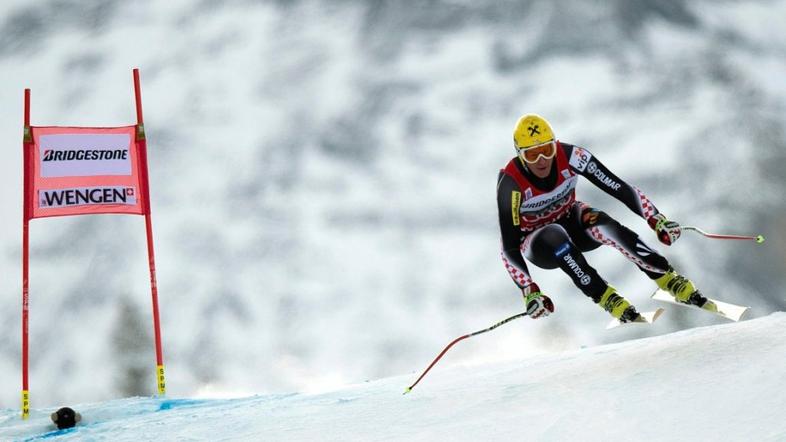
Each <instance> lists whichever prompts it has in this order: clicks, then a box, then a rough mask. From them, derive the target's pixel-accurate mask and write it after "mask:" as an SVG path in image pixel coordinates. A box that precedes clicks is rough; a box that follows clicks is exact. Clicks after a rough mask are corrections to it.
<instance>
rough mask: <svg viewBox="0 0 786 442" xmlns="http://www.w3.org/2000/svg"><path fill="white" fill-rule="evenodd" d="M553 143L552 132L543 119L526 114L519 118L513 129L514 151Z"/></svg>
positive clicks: (535, 115)
mask: <svg viewBox="0 0 786 442" xmlns="http://www.w3.org/2000/svg"><path fill="white" fill-rule="evenodd" d="M549 141H554V132H552V130H551V125H549V122H548V121H546V119H545V118H543V117H541V116H540V115H537V114H527V115H524V116H523V117H521V118H519V121H518V122H517V123H516V127H515V128H514V129H513V147H514V148H516V150H519V149H525V148H527V147H532V146H537V145H538V144H543V143H548V142H549Z"/></svg>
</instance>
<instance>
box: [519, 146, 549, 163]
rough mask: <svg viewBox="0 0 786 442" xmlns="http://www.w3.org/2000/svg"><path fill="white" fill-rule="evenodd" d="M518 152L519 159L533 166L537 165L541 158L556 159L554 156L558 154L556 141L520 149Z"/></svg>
mask: <svg viewBox="0 0 786 442" xmlns="http://www.w3.org/2000/svg"><path fill="white" fill-rule="evenodd" d="M518 152H519V158H521V159H522V160H524V161H526V162H527V163H530V164H532V163H536V162H537V161H538V160H539V159H540V157H543V158H544V159H546V160H549V159H551V158H554V155H556V154H557V143H556V142H554V141H547V142H545V143H541V144H536V145H534V146H530V147H525V148H522V149H518Z"/></svg>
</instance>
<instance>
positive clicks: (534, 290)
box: [521, 282, 554, 319]
mask: <svg viewBox="0 0 786 442" xmlns="http://www.w3.org/2000/svg"><path fill="white" fill-rule="evenodd" d="M521 291H522V293H523V294H524V304H526V306H527V314H528V315H529V317H530V318H532V319H537V318H545V317H546V316H548V315H550V314H551V313H552V312H554V303H553V302H551V298H549V297H548V296H546V295H545V294H544V293H543V292H541V291H540V287H538V285H537V284H535V283H534V282H533V283H532V284H530V285H528V286H527V287H524V288H523V289H522V290H521Z"/></svg>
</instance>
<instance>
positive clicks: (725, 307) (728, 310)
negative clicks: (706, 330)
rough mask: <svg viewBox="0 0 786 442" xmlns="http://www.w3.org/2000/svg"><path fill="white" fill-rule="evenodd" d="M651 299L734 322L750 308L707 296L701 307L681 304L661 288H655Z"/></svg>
mask: <svg viewBox="0 0 786 442" xmlns="http://www.w3.org/2000/svg"><path fill="white" fill-rule="evenodd" d="M652 299H655V300H657V301H664V302H669V303H671V304H676V305H679V306H682V307H689V308H693V309H698V310H704V311H707V312H710V313H713V314H716V315H718V316H721V317H724V318H726V319H729V320H731V321H734V322H737V321H739V320H740V318H742V315H744V314H745V312H746V311H748V309H749V308H750V307H746V306H743V305H737V304H730V303H728V302H723V301H718V300H717V299H712V298H707V303H706V304H704V306H703V307H699V306H697V305H690V304H683V303H681V302H679V301H677V300H676V299H675V298H674V296H672V295H671V293H669V292H667V291H664V290H661V289H658V290H655V293H653V294H652Z"/></svg>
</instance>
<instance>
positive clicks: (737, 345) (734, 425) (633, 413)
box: [0, 313, 786, 441]
mask: <svg viewBox="0 0 786 442" xmlns="http://www.w3.org/2000/svg"><path fill="white" fill-rule="evenodd" d="M636 326H637V327H649V326H640V325H636ZM653 327H657V324H656V325H654V326H653ZM611 332H613V331H611ZM473 339H479V340H485V341H487V342H488V341H493V340H494V335H493V333H492V334H487V335H482V336H478V337H475V338H473ZM436 350H438V349H435V351H436ZM784 355H786V313H775V314H772V315H769V316H766V317H763V318H759V319H755V320H750V321H743V322H740V323H729V324H723V325H715V326H709V327H702V328H695V329H690V330H685V331H681V332H677V333H672V334H668V335H662V336H657V337H652V338H646V339H638V340H631V341H626V342H622V343H617V344H610V345H604V346H598V347H593V348H585V349H580V350H574V351H569V352H565V353H561V354H552V355H548V356H537V357H532V358H524V359H520V360H516V361H508V362H505V363H500V364H488V365H474V366H470V365H461V361H462V356H463V352H462V347H461V344H458V345H456V346H455V347H454V348H453V349H452V350H451V351H450V352H449V353H447V355H446V356H445V358H444V359H443V360H442V361H441V362H440V364H438V365H436V366H435V368H434V369H433V370H432V371H431V372H430V373H429V374H428V375H427V376H426V377H425V378H424V379H423V381H421V383H420V384H418V386H417V387H416V388H415V389H413V391H412V392H411V393H410V394H408V395H403V394H402V393H403V392H404V390H405V388H406V387H407V386H408V385H410V384H411V383H412V382H413V381H414V380H415V379H416V378H417V375H419V373H420V370H421V369H422V368H425V365H427V363H428V362H430V361H412V364H413V366H415V365H422V366H423V367H422V368H421V367H418V370H417V371H413V373H410V374H408V375H404V376H397V377H391V378H386V379H381V380H375V381H369V382H365V383H362V384H357V385H353V386H350V387H347V388H343V389H341V390H338V391H333V392H329V393H322V394H298V393H292V394H282V395H259V396H252V397H245V398H237V399H187V398H139V397H137V398H128V399H119V400H114V401H108V402H101V403H91V404H76V405H75V404H64V405H71V406H72V407H73V408H75V409H77V410H78V411H80V412H81V413H82V415H83V422H82V423H81V424H80V425H79V426H78V427H76V428H74V429H70V430H63V431H55V429H54V426H53V425H52V424H51V422H50V421H49V417H48V416H49V414H50V413H51V412H52V411H54V410H55V409H56V407H55V408H47V409H33V410H32V412H31V418H30V419H29V420H28V421H26V422H23V421H22V420H21V419H20V418H19V411H18V410H14V409H4V410H2V411H1V412H0V440H9V439H10V440H43V439H48V438H58V439H63V440H75V439H78V440H112V441H121V440H129V441H137V440H271V441H272V440H287V441H293V440H320V441H325V440H335V441H345V440H359V441H372V440H407V441H410V440H429V441H431V440H471V441H477V440H582V441H584V440H659V441H663V440H674V441H686V440H706V441H719V440H723V441H729V440H739V441H743V440H745V441H752V440H755V441H768V440H786V420H784V419H783V415H784V411H786V397H785V396H784V393H783V392H784V391H786V376H784V372H786V358H784Z"/></svg>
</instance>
